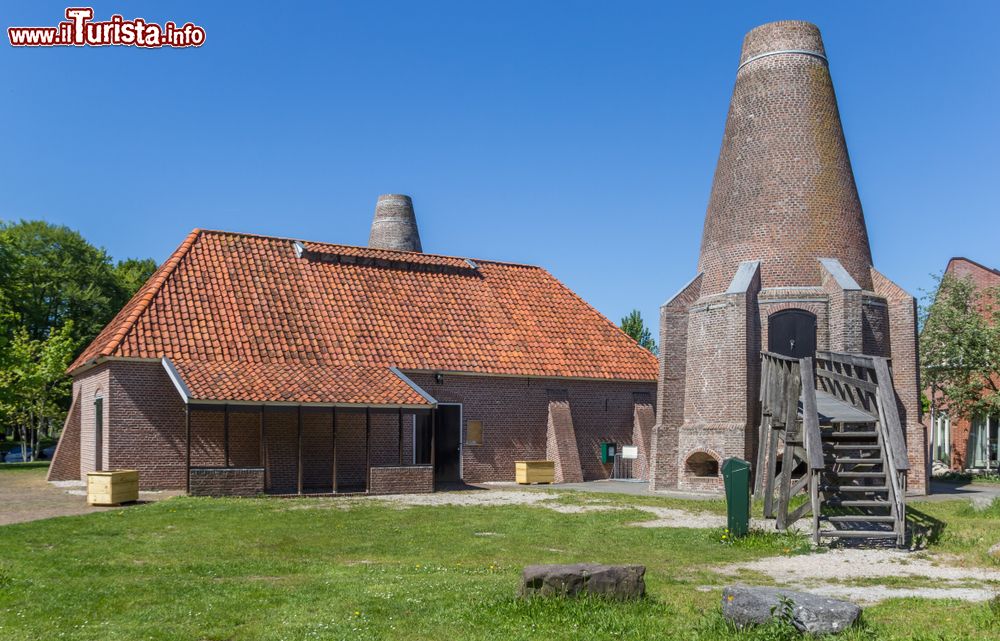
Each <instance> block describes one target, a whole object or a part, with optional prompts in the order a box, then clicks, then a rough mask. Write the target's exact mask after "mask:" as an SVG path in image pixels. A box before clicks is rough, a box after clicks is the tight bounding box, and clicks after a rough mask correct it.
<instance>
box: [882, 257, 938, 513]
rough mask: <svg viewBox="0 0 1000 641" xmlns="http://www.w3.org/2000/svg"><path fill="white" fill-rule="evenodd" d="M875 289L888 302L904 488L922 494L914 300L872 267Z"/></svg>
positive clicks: (923, 448) (926, 473)
mask: <svg viewBox="0 0 1000 641" xmlns="http://www.w3.org/2000/svg"><path fill="white" fill-rule="evenodd" d="M871 271H872V281H873V282H874V283H875V293H876V294H878V295H879V296H881V297H883V298H885V300H886V302H887V303H888V317H889V344H890V351H891V354H892V382H893V385H894V387H895V389H896V397H897V398H896V400H897V403H896V404H897V407H898V409H899V420H900V423H901V424H902V425H903V430H904V432H905V434H906V449H907V453H908V455H909V459H910V470H909V473H908V475H907V489H908V490H909V491H910V492H913V493H915V494H926V493H927V488H928V483H929V479H930V466H929V465H928V464H927V463H928V461H927V458H928V452H927V430H926V428H925V427H924V425H923V424H922V423H921V422H920V369H919V363H918V361H917V301H916V299H914V298H913V297H912V296H910V295H909V294H907V293H906V291H904V290H903V289H902V288H901V287H899V286H898V285H896V284H895V283H893V282H892V281H891V280H889V279H888V278H886V277H885V276H883V275H882V274H881V273H879V272H878V271H877V270H876V269H875V268H874V267H873V268H872V270H871Z"/></svg>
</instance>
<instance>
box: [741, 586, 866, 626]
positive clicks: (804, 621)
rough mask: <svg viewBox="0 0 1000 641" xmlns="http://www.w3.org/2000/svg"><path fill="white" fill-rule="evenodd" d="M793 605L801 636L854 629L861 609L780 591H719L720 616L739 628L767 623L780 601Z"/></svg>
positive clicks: (742, 589) (768, 589)
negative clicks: (787, 601) (852, 627)
mask: <svg viewBox="0 0 1000 641" xmlns="http://www.w3.org/2000/svg"><path fill="white" fill-rule="evenodd" d="M782 597H784V598H787V599H790V600H791V601H792V603H793V604H794V605H793V607H792V623H793V624H794V625H795V627H796V628H798V629H799V630H801V631H802V632H808V633H810V634H835V633H837V632H843V631H844V630H846V629H847V628H849V627H851V626H852V625H854V624H855V623H856V622H857V621H858V618H859V617H860V616H861V606H859V605H855V604H854V603H851V602H850V601H841V600H839V599H831V598H828V597H823V596H817V595H815V594H809V593H808V592H796V591H794V590H785V589H782V588H768V587H750V586H742V585H737V586H732V587H728V588H726V589H724V590H723V591H722V615H723V616H724V617H726V619H728V620H729V621H732V622H733V623H735V624H736V625H738V626H741V627H742V626H748V625H759V624H762V623H767V622H768V621H770V620H771V619H772V618H774V615H773V614H772V610H775V612H777V611H778V608H779V606H780V602H781V598H782Z"/></svg>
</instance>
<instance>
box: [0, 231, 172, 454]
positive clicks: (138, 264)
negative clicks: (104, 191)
mask: <svg viewBox="0 0 1000 641" xmlns="http://www.w3.org/2000/svg"><path fill="white" fill-rule="evenodd" d="M155 269H156V264H155V263H154V262H153V261H152V260H151V259H144V260H140V259H126V260H122V261H119V262H118V263H117V264H115V263H113V262H112V260H111V258H110V257H109V256H108V254H107V252H106V251H105V250H104V249H101V248H98V247H94V246H93V245H91V244H90V243H88V242H87V241H86V240H85V239H84V238H83V236H81V235H80V234H79V233H78V232H76V231H73V230H72V229H69V228H68V227H63V226H59V225H50V224H49V223H46V222H44V221H23V220H22V221H20V222H16V223H14V222H2V221H0V370H2V372H0V377H2V378H3V381H2V382H0V421H2V423H0V426H2V427H3V428H4V429H6V428H7V426H9V425H15V426H20V425H31V426H33V427H29V428H23V429H28V430H31V431H32V432H31V433H32V435H33V437H34V438H37V433H36V432H37V428H38V426H39V425H41V426H42V428H43V430H44V431H45V432H46V433H51V429H50V426H52V425H53V424H55V423H56V422H57V421H56V420H55V419H56V418H57V417H58V415H59V414H60V412H64V411H65V410H66V409H67V408H68V407H69V400H70V385H69V382H68V379H66V378H65V377H64V375H63V374H64V371H59V372H58V374H55V373H53V371H54V370H52V369H51V367H52V364H53V363H61V362H62V361H61V360H60V358H61V356H62V354H63V351H64V350H65V349H66V348H67V346H70V347H69V349H70V358H69V359H67V360H66V362H65V363H62V367H63V370H65V367H66V366H68V365H69V363H70V362H71V361H72V357H73V356H75V353H74V352H78V351H79V350H81V349H83V347H85V346H86V345H87V344H89V343H90V341H91V340H93V338H94V337H95V336H97V334H98V332H100V331H101V329H103V328H104V326H105V325H106V324H107V323H108V322H109V321H110V320H111V319H112V318H113V317H114V315H115V314H116V313H117V312H118V310H120V309H121V308H122V307H123V306H124V305H125V303H126V302H127V301H128V300H129V298H131V297H132V295H133V294H134V293H135V292H136V290H138V289H139V287H141V286H142V284H143V283H144V282H145V281H146V279H148V278H149V276H150V275H151V274H152V273H153V271H154V270H155ZM57 356H59V357H60V358H57ZM32 359H35V360H37V359H44V360H45V363H46V365H45V367H46V368H48V369H32V367H33V366H32V364H31V361H32ZM35 365H37V366H38V367H41V365H40V364H39V363H36V364H35ZM52 377H55V378H52ZM55 379H59V381H56V380H55ZM29 399H30V400H29ZM53 407H54V408H56V409H58V410H59V411H55V410H53ZM32 417H35V418H32ZM18 429H22V428H18Z"/></svg>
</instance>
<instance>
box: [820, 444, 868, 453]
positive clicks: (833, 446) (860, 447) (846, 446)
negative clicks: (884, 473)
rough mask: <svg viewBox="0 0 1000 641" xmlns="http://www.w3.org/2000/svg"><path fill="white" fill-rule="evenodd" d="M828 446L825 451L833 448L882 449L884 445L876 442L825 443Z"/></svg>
mask: <svg viewBox="0 0 1000 641" xmlns="http://www.w3.org/2000/svg"><path fill="white" fill-rule="evenodd" d="M823 445H825V446H826V447H824V448H823V451H825V452H829V451H831V450H881V449H882V446H881V445H878V444H876V443H823Z"/></svg>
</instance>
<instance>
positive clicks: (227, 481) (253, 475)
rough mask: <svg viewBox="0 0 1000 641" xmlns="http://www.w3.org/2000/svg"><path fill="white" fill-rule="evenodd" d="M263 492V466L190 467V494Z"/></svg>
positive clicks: (223, 494) (228, 494) (251, 493)
mask: <svg viewBox="0 0 1000 641" xmlns="http://www.w3.org/2000/svg"><path fill="white" fill-rule="evenodd" d="M263 493H264V468H262V467H255V468H217V469H206V468H201V469H197V468H192V469H191V496H257V495H258V494H263Z"/></svg>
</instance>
